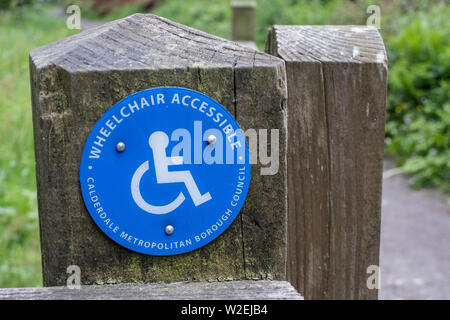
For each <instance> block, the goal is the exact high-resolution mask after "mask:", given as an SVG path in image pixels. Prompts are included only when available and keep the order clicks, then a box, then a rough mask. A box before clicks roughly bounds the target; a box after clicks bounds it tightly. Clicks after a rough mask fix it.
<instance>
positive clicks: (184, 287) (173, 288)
mask: <svg viewBox="0 0 450 320" xmlns="http://www.w3.org/2000/svg"><path fill="white" fill-rule="evenodd" d="M166 299H167V300H302V299H303V298H302V296H301V295H300V294H299V293H298V292H297V291H296V290H295V289H294V287H292V285H291V284H289V282H287V281H265V280H261V281H226V282H175V283H151V284H114V285H102V286H99V285H90V286H81V288H80V289H69V288H67V287H47V288H15V289H0V300H166Z"/></svg>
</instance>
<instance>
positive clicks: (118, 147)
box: [116, 142, 125, 152]
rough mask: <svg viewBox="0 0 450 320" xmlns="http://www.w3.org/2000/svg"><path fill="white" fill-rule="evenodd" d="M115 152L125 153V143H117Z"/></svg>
mask: <svg viewBox="0 0 450 320" xmlns="http://www.w3.org/2000/svg"><path fill="white" fill-rule="evenodd" d="M116 150H117V152H124V151H125V143H123V142H119V143H118V144H117V145H116Z"/></svg>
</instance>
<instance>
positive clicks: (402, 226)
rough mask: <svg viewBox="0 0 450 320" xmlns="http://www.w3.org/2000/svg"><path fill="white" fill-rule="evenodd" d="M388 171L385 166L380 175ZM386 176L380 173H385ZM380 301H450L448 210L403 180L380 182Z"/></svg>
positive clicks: (442, 202) (441, 200)
mask: <svg viewBox="0 0 450 320" xmlns="http://www.w3.org/2000/svg"><path fill="white" fill-rule="evenodd" d="M392 167H393V162H392V161H391V160H386V161H385V170H387V169H390V168H392ZM385 172H386V171H385ZM381 221H382V222H381V262H380V275H381V288H380V299H450V205H449V204H448V203H446V199H445V197H443V196H442V194H441V193H439V192H438V191H436V190H420V191H416V190H411V189H410V188H409V187H408V177H407V176H405V175H401V174H400V175H395V176H392V177H390V178H385V179H384V181H383V202H382V220H381Z"/></svg>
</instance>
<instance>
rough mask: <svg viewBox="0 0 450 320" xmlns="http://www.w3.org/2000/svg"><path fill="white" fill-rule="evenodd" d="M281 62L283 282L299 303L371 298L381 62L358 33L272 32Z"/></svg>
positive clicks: (335, 29)
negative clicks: (284, 96)
mask: <svg viewBox="0 0 450 320" xmlns="http://www.w3.org/2000/svg"><path fill="white" fill-rule="evenodd" d="M266 51H267V52H269V53H271V54H273V55H275V56H278V57H281V58H282V59H283V60H285V62H286V73H287V84H288V151H287V153H288V190H289V191H288V226H289V228H288V279H289V280H290V281H291V282H292V283H293V284H294V286H295V287H296V288H298V289H299V291H300V292H301V293H302V294H304V296H305V298H306V299H327V298H328V299H376V298H377V296H378V292H377V290H369V289H368V288H367V286H366V281H367V277H368V276H369V275H368V274H367V273H366V270H367V267H369V266H370V265H378V262H379V245H380V210H381V179H382V160H383V147H384V123H385V106H386V79H387V63H386V53H385V49H384V45H383V41H382V39H381V37H380V35H379V33H378V31H377V30H376V29H374V28H371V27H365V26H274V27H273V28H272V29H271V30H270V32H269V36H268V42H267V45H266Z"/></svg>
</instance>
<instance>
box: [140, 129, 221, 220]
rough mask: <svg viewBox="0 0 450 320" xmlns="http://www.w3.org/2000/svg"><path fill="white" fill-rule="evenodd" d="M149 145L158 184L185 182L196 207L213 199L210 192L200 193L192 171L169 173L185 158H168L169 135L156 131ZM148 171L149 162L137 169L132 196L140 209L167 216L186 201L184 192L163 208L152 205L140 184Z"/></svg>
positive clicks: (149, 140)
mask: <svg viewBox="0 0 450 320" xmlns="http://www.w3.org/2000/svg"><path fill="white" fill-rule="evenodd" d="M148 143H149V145H150V148H151V149H152V151H153V163H154V165H155V174H156V182H157V183H158V184H161V183H178V182H183V183H184V184H185V185H186V188H187V190H188V192H189V195H190V196H191V198H192V201H193V202H194V205H195V206H196V207H197V206H199V205H201V204H203V203H205V202H207V201H209V200H211V199H212V198H211V195H210V194H209V192H207V193H205V194H203V195H202V194H201V193H200V191H199V190H198V187H197V184H196V183H195V180H194V178H193V177H192V174H191V172H190V171H169V169H168V168H169V166H171V165H181V164H183V157H167V156H166V148H167V146H168V145H169V137H168V136H167V134H165V133H164V132H162V131H155V132H153V133H152V134H151V136H150V138H149V139H148ZM148 170H149V162H148V160H147V161H145V162H144V163H143V164H141V165H140V166H139V168H137V170H136V172H135V173H134V175H133V178H132V179H131V194H132V196H133V200H134V201H135V202H136V204H137V205H138V206H139V208H141V209H142V210H144V211H146V212H148V213H152V214H166V213H170V212H172V211H173V210H175V209H176V208H178V207H179V206H180V205H181V204H182V203H183V201H184V200H185V196H184V194H183V192H180V193H179V194H178V196H177V197H176V198H175V200H173V201H172V202H170V203H169V204H166V205H163V206H154V205H151V204H149V203H147V202H146V201H145V200H144V199H143V198H142V195H141V191H140V187H139V184H140V182H141V179H142V176H143V175H144V173H146V172H147V171H148Z"/></svg>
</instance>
